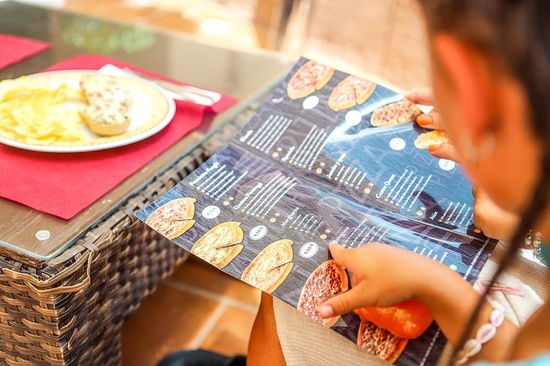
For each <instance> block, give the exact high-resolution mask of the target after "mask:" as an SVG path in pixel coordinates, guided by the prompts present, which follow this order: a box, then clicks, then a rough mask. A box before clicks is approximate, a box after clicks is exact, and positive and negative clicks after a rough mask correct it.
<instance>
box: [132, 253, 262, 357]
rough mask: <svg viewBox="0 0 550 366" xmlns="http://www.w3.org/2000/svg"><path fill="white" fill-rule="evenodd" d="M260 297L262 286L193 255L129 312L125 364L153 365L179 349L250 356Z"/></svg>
mask: <svg viewBox="0 0 550 366" xmlns="http://www.w3.org/2000/svg"><path fill="white" fill-rule="evenodd" d="M259 301H260V292H259V290H256V289H254V288H252V287H250V286H248V285H246V284H244V283H242V282H240V281H237V280H235V279H233V278H231V277H229V276H227V275H225V274H224V273H222V272H220V271H218V270H217V269H214V267H212V266H210V265H209V264H207V263H205V262H203V261H201V260H200V259H196V258H194V257H192V258H191V259H189V260H188V261H187V262H184V263H183V265H181V266H180V267H179V268H178V269H177V270H176V272H175V273H174V274H173V275H172V276H171V277H169V278H168V279H167V280H166V281H164V282H163V283H162V284H161V286H160V287H159V288H158V290H157V291H156V292H155V293H154V294H153V295H152V296H150V297H149V298H148V299H147V300H146V301H145V302H144V303H143V304H142V305H141V307H140V308H139V309H138V310H137V311H136V312H135V313H134V314H133V315H131V316H130V318H129V320H128V322H127V323H126V325H125V326H124V329H123V332H122V358H123V365H124V366H126V365H128V366H130V365H131V366H141V365H143V366H149V365H154V364H155V363H156V362H157V361H158V360H159V359H160V358H161V357H162V356H163V355H165V354H167V353H168V352H170V351H173V350H178V349H194V348H206V349H209V350H213V351H217V352H221V353H224V354H228V355H234V354H246V349H247V346H248V336H249V334H250V329H251V328H252V323H253V322H254V317H255V315H256V310H257V309H258V305H259Z"/></svg>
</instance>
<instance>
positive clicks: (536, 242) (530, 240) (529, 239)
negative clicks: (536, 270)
mask: <svg viewBox="0 0 550 366" xmlns="http://www.w3.org/2000/svg"><path fill="white" fill-rule="evenodd" d="M525 246H526V247H527V248H528V249H531V251H532V252H533V256H534V257H535V259H536V260H537V261H538V262H539V263H541V264H543V265H545V266H548V263H547V262H546V258H545V257H544V254H543V252H542V248H541V234H540V233H539V232H533V230H529V232H528V233H527V236H525Z"/></svg>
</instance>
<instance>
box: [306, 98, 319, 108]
mask: <svg viewBox="0 0 550 366" xmlns="http://www.w3.org/2000/svg"><path fill="white" fill-rule="evenodd" d="M318 104H319V97H316V96H315V95H312V96H310V97H307V98H306V99H304V103H303V106H304V109H313V108H315V107H317V105H318Z"/></svg>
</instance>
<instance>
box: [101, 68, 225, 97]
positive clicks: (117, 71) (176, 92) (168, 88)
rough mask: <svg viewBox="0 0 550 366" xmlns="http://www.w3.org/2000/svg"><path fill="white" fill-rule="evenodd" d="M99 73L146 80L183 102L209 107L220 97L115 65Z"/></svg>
mask: <svg viewBox="0 0 550 366" xmlns="http://www.w3.org/2000/svg"><path fill="white" fill-rule="evenodd" d="M100 72H102V73H106V74H111V75H121V74H122V75H127V76H132V77H135V78H138V79H142V80H146V81H147V82H149V83H152V84H154V85H155V86H157V87H159V88H160V89H161V90H162V91H163V92H164V93H165V94H166V95H167V96H168V97H170V98H172V99H177V100H184V101H189V102H193V103H195V104H200V105H204V106H211V105H213V104H215V103H217V102H218V101H219V100H220V99H221V98H222V95H221V94H220V93H216V92H213V91H210V90H205V89H201V88H197V87H194V86H189V85H179V84H176V83H172V82H169V81H164V80H159V79H156V78H152V77H150V76H146V75H143V74H141V73H138V72H136V71H134V70H131V69H129V68H119V67H117V66H115V65H111V64H107V65H105V66H103V67H102V68H101V69H100Z"/></svg>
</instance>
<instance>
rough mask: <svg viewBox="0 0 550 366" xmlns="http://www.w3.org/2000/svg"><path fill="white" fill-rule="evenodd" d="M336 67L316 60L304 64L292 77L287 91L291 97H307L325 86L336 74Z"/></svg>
mask: <svg viewBox="0 0 550 366" xmlns="http://www.w3.org/2000/svg"><path fill="white" fill-rule="evenodd" d="M334 71H335V70H334V68H332V67H329V66H325V65H323V64H320V63H318V62H315V61H311V60H310V61H308V62H306V63H305V64H303V65H302V66H301V67H300V68H299V69H298V71H296V73H294V75H292V77H291V78H290V80H289V82H288V86H287V93H288V96H289V97H290V98H291V99H300V98H305V97H307V96H308V95H310V94H312V93H313V92H315V91H316V90H319V89H321V88H323V87H324V86H325V85H326V84H327V83H328V81H329V80H330V79H331V78H332V75H334Z"/></svg>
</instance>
